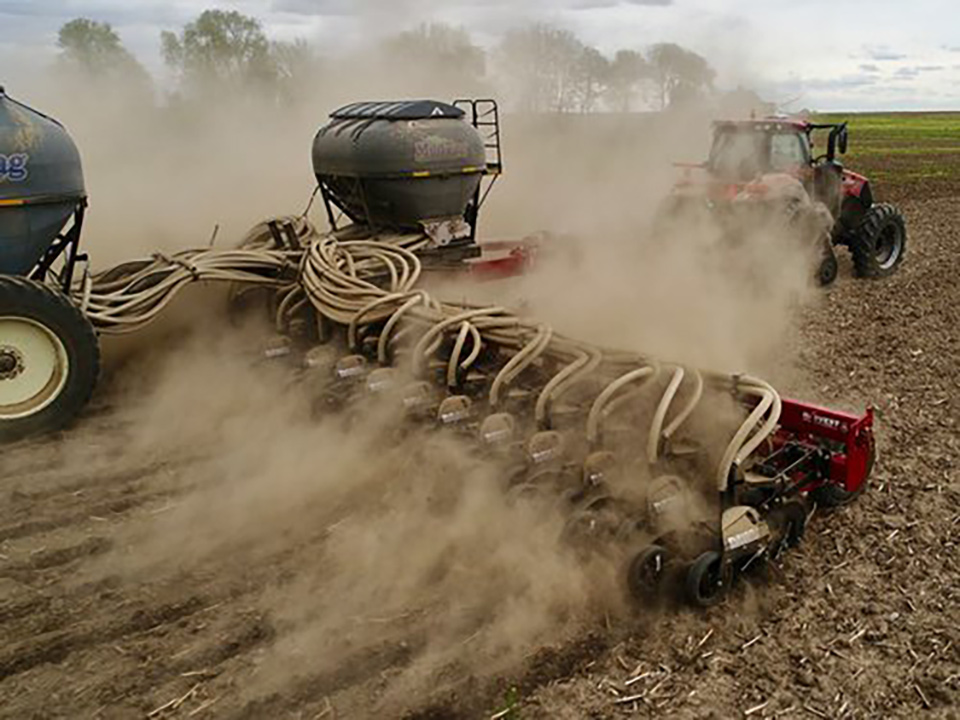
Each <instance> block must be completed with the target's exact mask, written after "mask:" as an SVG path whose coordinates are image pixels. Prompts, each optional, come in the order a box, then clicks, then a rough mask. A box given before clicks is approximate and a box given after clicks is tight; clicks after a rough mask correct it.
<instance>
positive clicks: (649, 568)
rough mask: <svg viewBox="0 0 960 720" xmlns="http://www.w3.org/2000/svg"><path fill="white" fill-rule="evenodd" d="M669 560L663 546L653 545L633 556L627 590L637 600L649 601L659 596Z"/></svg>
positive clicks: (628, 572) (628, 568)
mask: <svg viewBox="0 0 960 720" xmlns="http://www.w3.org/2000/svg"><path fill="white" fill-rule="evenodd" d="M669 558H670V556H669V553H668V552H667V549H666V548H665V547H663V546H662V545H651V546H650V547H648V548H644V549H643V550H641V551H640V552H638V553H637V554H636V555H634V556H633V560H631V561H630V565H629V566H628V567H627V588H628V589H629V590H630V594H631V595H632V596H633V597H634V598H635V599H637V600H649V599H650V598H651V597H653V596H655V595H656V594H657V592H658V591H659V589H660V586H661V585H662V583H663V578H664V576H665V574H666V568H667V561H668V560H669Z"/></svg>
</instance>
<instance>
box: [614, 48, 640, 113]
mask: <svg viewBox="0 0 960 720" xmlns="http://www.w3.org/2000/svg"><path fill="white" fill-rule="evenodd" d="M650 74H651V68H650V66H649V65H648V64H647V61H646V60H645V59H644V57H643V55H641V54H640V53H638V52H636V51H634V50H618V51H617V54H616V55H615V56H614V58H613V62H611V63H610V71H609V73H608V76H607V94H608V97H609V101H610V105H611V107H613V108H614V109H615V110H618V111H620V112H629V111H630V109H631V108H632V107H633V101H634V99H635V98H636V95H637V91H638V89H639V87H640V84H641V83H642V82H643V81H644V80H647V79H648V78H649V77H650Z"/></svg>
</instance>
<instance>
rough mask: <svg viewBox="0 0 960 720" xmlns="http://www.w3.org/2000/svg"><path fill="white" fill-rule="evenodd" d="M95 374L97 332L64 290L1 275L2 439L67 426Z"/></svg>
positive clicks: (84, 400) (93, 382)
mask: <svg viewBox="0 0 960 720" xmlns="http://www.w3.org/2000/svg"><path fill="white" fill-rule="evenodd" d="M99 373H100V348H99V344H98V343H97V336H96V333H95V332H94V330H93V327H92V326H91V324H90V322H89V321H88V320H87V319H86V318H85V317H84V316H83V314H82V313H81V312H80V310H79V309H78V308H77V307H76V306H75V305H74V304H73V303H71V302H70V300H69V299H68V298H67V297H66V296H65V295H64V294H63V293H61V292H59V291H58V290H56V289H54V288H52V287H49V286H47V285H44V284H42V283H39V282H36V281H34V280H28V279H27V278H22V277H11V276H0V442H10V441H13V440H19V439H21V438H23V437H26V436H28V435H34V434H39V433H44V432H50V431H52V430H57V429H60V428H62V427H64V426H65V425H67V424H68V423H69V422H70V421H71V420H73V418H74V417H76V415H77V414H78V413H79V412H80V411H81V410H82V409H83V407H84V406H85V405H86V404H87V401H88V400H89V399H90V396H91V394H92V393H93V389H94V386H95V385H96V383H97V377H98V375H99Z"/></svg>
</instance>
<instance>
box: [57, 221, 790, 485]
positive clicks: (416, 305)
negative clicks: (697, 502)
mask: <svg viewBox="0 0 960 720" xmlns="http://www.w3.org/2000/svg"><path fill="white" fill-rule="evenodd" d="M281 230H282V232H281ZM427 245H428V239H427V238H426V236H424V235H422V234H416V233H411V234H393V235H386V236H384V235H380V236H377V237H376V238H375V239H374V238H373V237H371V236H370V234H369V232H368V231H366V230H365V229H364V228H362V227H357V226H350V227H347V228H345V229H344V230H341V231H337V232H332V233H320V232H318V231H317V230H316V228H315V227H314V226H313V225H312V224H311V223H310V222H309V221H308V220H307V219H306V218H304V217H287V218H278V219H276V220H272V221H269V222H265V223H261V224H259V225H257V226H256V227H254V228H253V229H252V230H251V231H250V232H249V233H248V234H247V236H246V237H245V238H244V239H243V240H242V241H241V243H240V246H239V247H238V248H235V249H223V250H222V249H214V248H209V249H202V250H186V251H182V252H178V253H175V254H173V255H163V254H160V253H156V254H154V255H153V256H152V257H151V258H149V259H145V260H140V261H134V262H128V263H124V264H122V265H119V266H117V267H114V268H112V269H110V270H107V271H105V272H101V273H98V274H94V275H89V276H87V277H85V278H84V279H83V280H82V281H81V283H80V284H79V286H78V288H77V289H76V293H75V295H76V301H77V303H78V305H79V306H80V307H81V308H82V309H83V311H84V312H85V313H86V315H87V317H88V318H89V319H90V321H91V323H93V325H94V326H95V327H96V328H97V329H98V330H99V331H100V332H102V333H105V334H117V333H127V332H131V331H134V330H137V329H140V328H142V327H144V326H145V325H147V324H149V323H150V322H152V321H153V320H154V319H156V318H157V317H158V315H159V314H160V313H161V312H162V311H163V309H164V308H165V307H167V306H168V305H169V303H170V302H171V300H172V299H173V297H174V296H175V295H176V294H177V292H178V291H179V290H180V289H182V288H183V287H185V286H186V285H189V284H191V283H194V282H197V281H218V282H222V281H226V282H229V283H234V284H238V285H241V286H247V287H249V286H263V287H268V288H273V289H275V290H276V292H277V297H278V305H277V315H278V321H277V322H278V326H280V327H283V326H285V323H286V320H287V319H288V318H289V317H290V316H292V315H295V314H296V313H298V312H301V311H302V310H303V309H304V308H305V307H306V306H307V305H309V306H310V307H312V308H313V310H314V311H315V313H316V314H317V316H318V318H319V319H320V320H321V321H322V322H325V323H332V324H334V325H336V326H340V327H341V328H343V329H344V330H345V335H346V340H347V344H348V346H349V347H350V351H351V352H356V351H357V350H358V349H359V346H360V343H361V338H363V337H370V336H372V337H373V338H374V340H375V344H376V355H377V360H378V362H380V363H381V364H383V365H389V364H390V363H391V360H392V359H393V357H394V353H395V351H396V350H397V349H398V348H399V347H400V346H401V345H405V346H406V347H408V348H411V349H410V350H409V352H410V358H409V360H410V364H411V368H412V371H413V372H414V374H417V375H423V374H425V372H426V371H427V368H428V367H436V365H437V364H438V363H439V364H441V365H442V366H444V372H443V377H444V379H445V383H446V385H447V386H448V388H449V389H450V390H454V389H455V388H456V387H457V386H458V384H459V382H460V379H461V378H463V377H464V376H465V375H467V374H468V373H469V372H470V371H471V369H472V368H473V367H474V366H475V364H477V363H478V361H479V360H480V358H481V353H482V351H483V350H484V348H495V349H496V350H497V351H498V353H499V354H500V355H502V356H503V357H505V358H506V360H505V362H503V363H502V364H501V365H500V366H499V368H498V369H497V370H496V372H495V374H494V375H493V378H492V381H491V382H490V383H489V389H488V390H487V401H488V405H489V409H490V411H491V412H496V411H497V409H498V408H499V407H500V406H501V404H502V402H503V399H504V397H505V395H506V392H507V390H508V389H509V388H510V386H511V384H513V383H514V382H515V381H516V380H517V379H518V378H519V377H520V376H521V375H522V374H524V372H525V371H527V370H529V369H531V368H533V367H537V368H541V369H542V368H551V369H552V374H551V375H550V377H549V378H548V379H547V380H546V381H545V382H544V383H543V385H542V387H540V389H539V391H538V393H537V395H536V401H535V403H534V407H533V416H534V419H535V421H536V424H537V426H538V427H540V428H543V429H546V428H549V427H551V426H552V423H553V419H552V415H551V411H552V408H553V407H554V406H555V404H556V403H557V400H558V399H559V398H560V397H561V396H562V395H564V393H566V392H567V391H569V390H570V389H571V388H573V387H574V386H575V385H577V384H578V383H580V382H582V381H584V380H586V379H587V378H591V377H594V376H595V375H596V374H597V372H598V370H600V369H601V368H603V369H604V370H605V373H604V377H605V378H608V379H607V380H606V381H605V385H604V386H603V388H602V389H601V390H600V392H599V393H598V394H597V395H596V397H595V398H594V400H593V401H592V404H591V405H590V408H589V412H588V414H587V418H586V436H587V441H588V443H589V444H590V445H591V446H597V445H599V444H600V443H601V441H602V425H603V420H604V419H605V418H606V417H607V416H608V415H609V414H610V413H612V412H613V411H614V410H615V409H616V408H617V407H618V406H621V405H623V404H624V403H626V402H628V401H629V400H630V399H632V398H635V397H636V396H637V394H638V392H639V391H640V390H641V389H643V388H646V387H648V386H650V384H651V382H652V381H653V380H654V379H656V378H657V377H658V376H660V374H661V373H662V372H664V371H669V372H670V380H669V382H668V383H667V385H666V388H665V390H664V391H663V394H662V396H661V398H660V400H659V402H658V403H657V404H656V406H655V411H654V413H653V419H652V422H651V427H650V430H649V435H648V438H647V444H646V453H647V456H648V459H649V460H650V462H656V460H657V458H658V456H659V455H660V453H661V450H662V447H663V444H664V443H665V442H669V440H670V438H671V437H672V436H673V435H674V434H675V433H676V432H677V430H678V429H679V427H680V426H681V425H682V424H683V423H684V422H685V421H686V420H687V418H688V417H689V416H690V415H691V413H692V412H693V411H694V409H695V407H696V406H697V404H698V403H699V401H700V399H701V396H702V394H703V388H704V379H705V377H706V379H707V380H709V381H710V382H711V383H713V384H714V385H719V386H722V387H728V388H729V389H731V390H732V391H735V392H737V393H739V394H741V395H747V396H753V397H755V398H756V403H755V404H754V405H753V406H752V409H751V411H750V412H749V415H748V417H747V418H746V420H745V421H744V422H743V424H742V425H741V426H740V427H739V428H738V429H737V431H736V432H735V433H734V435H733V437H732V438H731V440H730V442H729V444H728V445H727V447H726V450H725V451H724V453H723V455H722V458H721V461H720V464H719V465H718V467H717V475H716V482H717V486H718V488H719V489H720V490H721V491H722V490H724V489H725V488H726V486H727V481H728V478H729V476H730V470H731V468H732V467H733V466H734V465H738V464H740V463H742V462H743V461H744V460H745V459H746V458H747V457H748V456H749V455H750V453H752V452H753V451H754V450H756V449H757V448H758V447H759V446H760V444H761V443H763V442H764V440H766V439H767V438H768V437H770V435H771V434H772V433H773V432H774V431H775V429H776V427H777V422H778V419H779V415H780V397H779V395H778V394H777V392H776V391H775V390H774V389H773V388H772V387H771V386H770V385H768V384H767V383H765V382H763V381H762V380H758V379H756V378H751V377H742V376H741V377H731V376H722V375H717V374H713V373H703V372H700V371H697V370H691V369H686V368H682V367H677V366H674V367H672V368H669V370H667V369H665V368H662V367H661V366H660V365H659V364H658V363H656V362H655V361H653V360H650V359H648V358H644V357H643V356H640V355H637V354H631V353H624V352H621V351H616V350H611V349H607V348H602V347H597V346H594V345H590V344H587V343H583V342H580V341H577V340H575V339H572V338H568V337H565V336H563V335H561V334H559V333H556V332H554V331H553V329H552V328H551V327H549V326H548V325H545V324H543V323H538V322H535V321H532V320H530V319H527V318H523V317H521V316H519V315H517V314H515V313H513V312H511V311H510V310H508V309H507V308H504V307H499V306H486V305H470V304H465V303H449V302H445V301H442V300H439V299H437V298H435V297H433V296H432V295H431V294H429V293H428V292H427V291H426V290H424V289H423V288H422V287H421V286H420V283H419V280H420V278H421V274H422V271H423V266H422V263H421V259H420V257H419V255H418V251H419V250H421V249H423V248H424V247H426V246H427ZM405 340H407V341H408V342H404V341H405ZM685 382H686V383H687V384H688V386H689V391H688V392H687V393H686V395H687V400H686V402H685V403H684V405H683V407H681V408H680V409H679V410H678V411H676V412H674V413H673V415H672V417H671V415H670V410H671V405H672V403H673V401H674V400H675V398H676V397H677V395H678V392H679V390H680V388H681V385H682V384H683V383H685Z"/></svg>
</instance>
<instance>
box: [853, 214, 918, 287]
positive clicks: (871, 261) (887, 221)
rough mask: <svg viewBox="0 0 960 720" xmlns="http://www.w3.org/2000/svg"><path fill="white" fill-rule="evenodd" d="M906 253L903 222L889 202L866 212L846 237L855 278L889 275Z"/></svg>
mask: <svg viewBox="0 0 960 720" xmlns="http://www.w3.org/2000/svg"><path fill="white" fill-rule="evenodd" d="M888 245H889V247H887V246H888ZM906 250H907V226H906V223H905V222H904V220H903V215H902V214H901V213H900V211H899V210H898V209H897V208H896V207H894V206H893V205H890V204H889V203H879V204H877V205H874V206H872V207H871V208H870V209H869V210H867V212H866V214H865V215H864V216H863V220H862V221H861V222H860V225H859V226H857V229H856V231H855V232H854V233H853V235H852V236H851V237H850V255H851V257H852V258H853V268H854V271H855V272H856V274H857V277H863V278H881V277H887V276H888V275H892V274H893V273H894V272H896V270H897V268H898V267H900V263H902V262H903V258H904V256H905V255H906Z"/></svg>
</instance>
